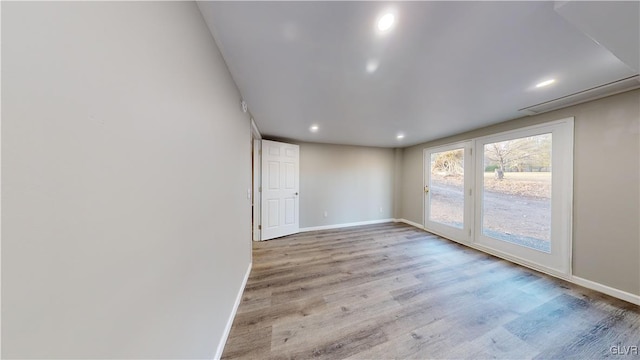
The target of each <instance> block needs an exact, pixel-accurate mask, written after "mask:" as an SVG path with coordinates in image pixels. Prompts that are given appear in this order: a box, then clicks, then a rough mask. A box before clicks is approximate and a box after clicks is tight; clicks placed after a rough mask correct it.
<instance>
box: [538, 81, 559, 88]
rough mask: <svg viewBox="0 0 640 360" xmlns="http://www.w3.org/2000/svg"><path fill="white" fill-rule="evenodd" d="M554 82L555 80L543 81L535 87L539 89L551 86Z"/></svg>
mask: <svg viewBox="0 0 640 360" xmlns="http://www.w3.org/2000/svg"><path fill="white" fill-rule="evenodd" d="M554 82H556V79H549V80H545V81H543V82H541V83H539V84H538V85H536V87H537V88H540V87H545V86H549V85H551V84H553V83H554Z"/></svg>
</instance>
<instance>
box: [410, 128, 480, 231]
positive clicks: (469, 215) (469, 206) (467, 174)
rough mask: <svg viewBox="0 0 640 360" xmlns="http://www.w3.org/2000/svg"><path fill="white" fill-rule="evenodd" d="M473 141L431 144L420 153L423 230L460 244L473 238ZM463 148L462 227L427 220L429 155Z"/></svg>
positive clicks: (429, 172)
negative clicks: (463, 199) (431, 145)
mask: <svg viewBox="0 0 640 360" xmlns="http://www.w3.org/2000/svg"><path fill="white" fill-rule="evenodd" d="M473 144H474V143H473V141H472V140H466V141H458V142H455V143H450V144H445V145H439V146H433V147H429V148H425V149H424V150H423V153H422V159H423V160H422V163H423V169H424V171H423V172H422V190H423V201H422V220H423V224H424V228H425V230H427V231H429V232H432V233H434V234H437V235H440V236H443V237H446V238H447V239H451V240H453V241H455V242H459V243H462V244H470V243H471V242H472V239H473V230H474V226H473V224H474V206H473V205H474V204H473V201H474V197H473V196H472V195H473V194H472V189H473V186H474V180H475V177H474V176H473V174H474V170H475V169H474V165H475V164H474V162H475V161H474V160H473ZM460 148H462V149H464V176H463V178H464V180H463V189H464V198H465V203H464V214H463V227H462V229H459V228H454V227H452V226H448V225H445V224H440V223H437V222H433V221H430V220H429V214H430V212H429V210H430V199H431V196H430V195H431V193H430V192H429V193H428V192H427V191H426V189H427V186H430V180H431V178H430V174H431V156H430V154H432V153H438V152H444V151H449V150H455V149H460Z"/></svg>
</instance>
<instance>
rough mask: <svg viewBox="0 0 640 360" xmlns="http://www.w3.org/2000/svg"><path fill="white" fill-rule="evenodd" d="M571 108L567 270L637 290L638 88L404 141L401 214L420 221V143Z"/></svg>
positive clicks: (563, 113)
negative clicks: (570, 229)
mask: <svg viewBox="0 0 640 360" xmlns="http://www.w3.org/2000/svg"><path fill="white" fill-rule="evenodd" d="M571 116H573V117H575V130H574V137H575V140H574V184H573V185H574V194H573V199H574V204H573V251H572V257H573V274H574V275H575V276H578V277H581V278H584V279H587V280H590V281H593V282H596V283H599V284H602V285H606V286H609V287H612V288H614V289H618V290H622V291H625V292H628V293H631V294H635V295H640V256H639V255H640V227H639V223H638V219H640V162H639V159H638V154H640V90H635V91H629V92H626V93H622V94H619V95H615V96H610V97H607V98H604V99H600V100H596V101H591V102H588V103H584V104H580V105H576V106H572V107H568V108H565V109H561V110H557V111H553V112H549V113H546V114H542V115H537V116H532V117H526V118H521V119H516V120H513V121H509V122H505V123H502V124H498V125H495V126H490V127H487V128H483V129H480V130H476V131H471V132H468V133H465V134H460V135H457V136H453V137H450V138H446V139H440V140H437V141H433V142H429V143H425V144H420V145H416V146H413V147H410V148H406V149H404V151H403V159H402V162H403V166H402V182H401V188H402V189H401V190H402V199H401V209H402V210H401V217H402V218H405V219H407V220H410V221H413V222H416V223H419V224H423V223H424V220H423V218H422V216H423V214H422V211H423V210H422V201H423V192H422V191H423V190H422V179H423V175H422V169H423V165H422V150H423V149H424V148H426V147H431V146H437V145H442V144H446V143H451V142H456V141H460V140H466V139H470V138H473V137H478V136H483V135H488V134H494V133H497V132H501V131H506V130H511V129H515V128H518V127H523V126H528V125H534V124H540V123H544V122H548V121H553V120H559V119H563V118H567V117H571Z"/></svg>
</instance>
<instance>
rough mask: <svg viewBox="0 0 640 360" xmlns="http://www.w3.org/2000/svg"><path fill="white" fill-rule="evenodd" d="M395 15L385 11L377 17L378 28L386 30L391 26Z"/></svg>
mask: <svg viewBox="0 0 640 360" xmlns="http://www.w3.org/2000/svg"><path fill="white" fill-rule="evenodd" d="M395 21H396V17H395V16H394V15H393V14H392V13H386V14H384V15H382V16H381V17H380V19H378V30H380V31H387V30H389V29H391V27H393V23H394V22H395Z"/></svg>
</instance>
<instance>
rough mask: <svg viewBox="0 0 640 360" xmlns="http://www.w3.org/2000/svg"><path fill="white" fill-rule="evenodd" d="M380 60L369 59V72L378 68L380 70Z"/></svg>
mask: <svg viewBox="0 0 640 360" xmlns="http://www.w3.org/2000/svg"><path fill="white" fill-rule="evenodd" d="M378 65H379V64H378V61H376V60H369V61H367V72H368V73H369V74H371V73H373V72H375V71H376V70H378Z"/></svg>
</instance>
